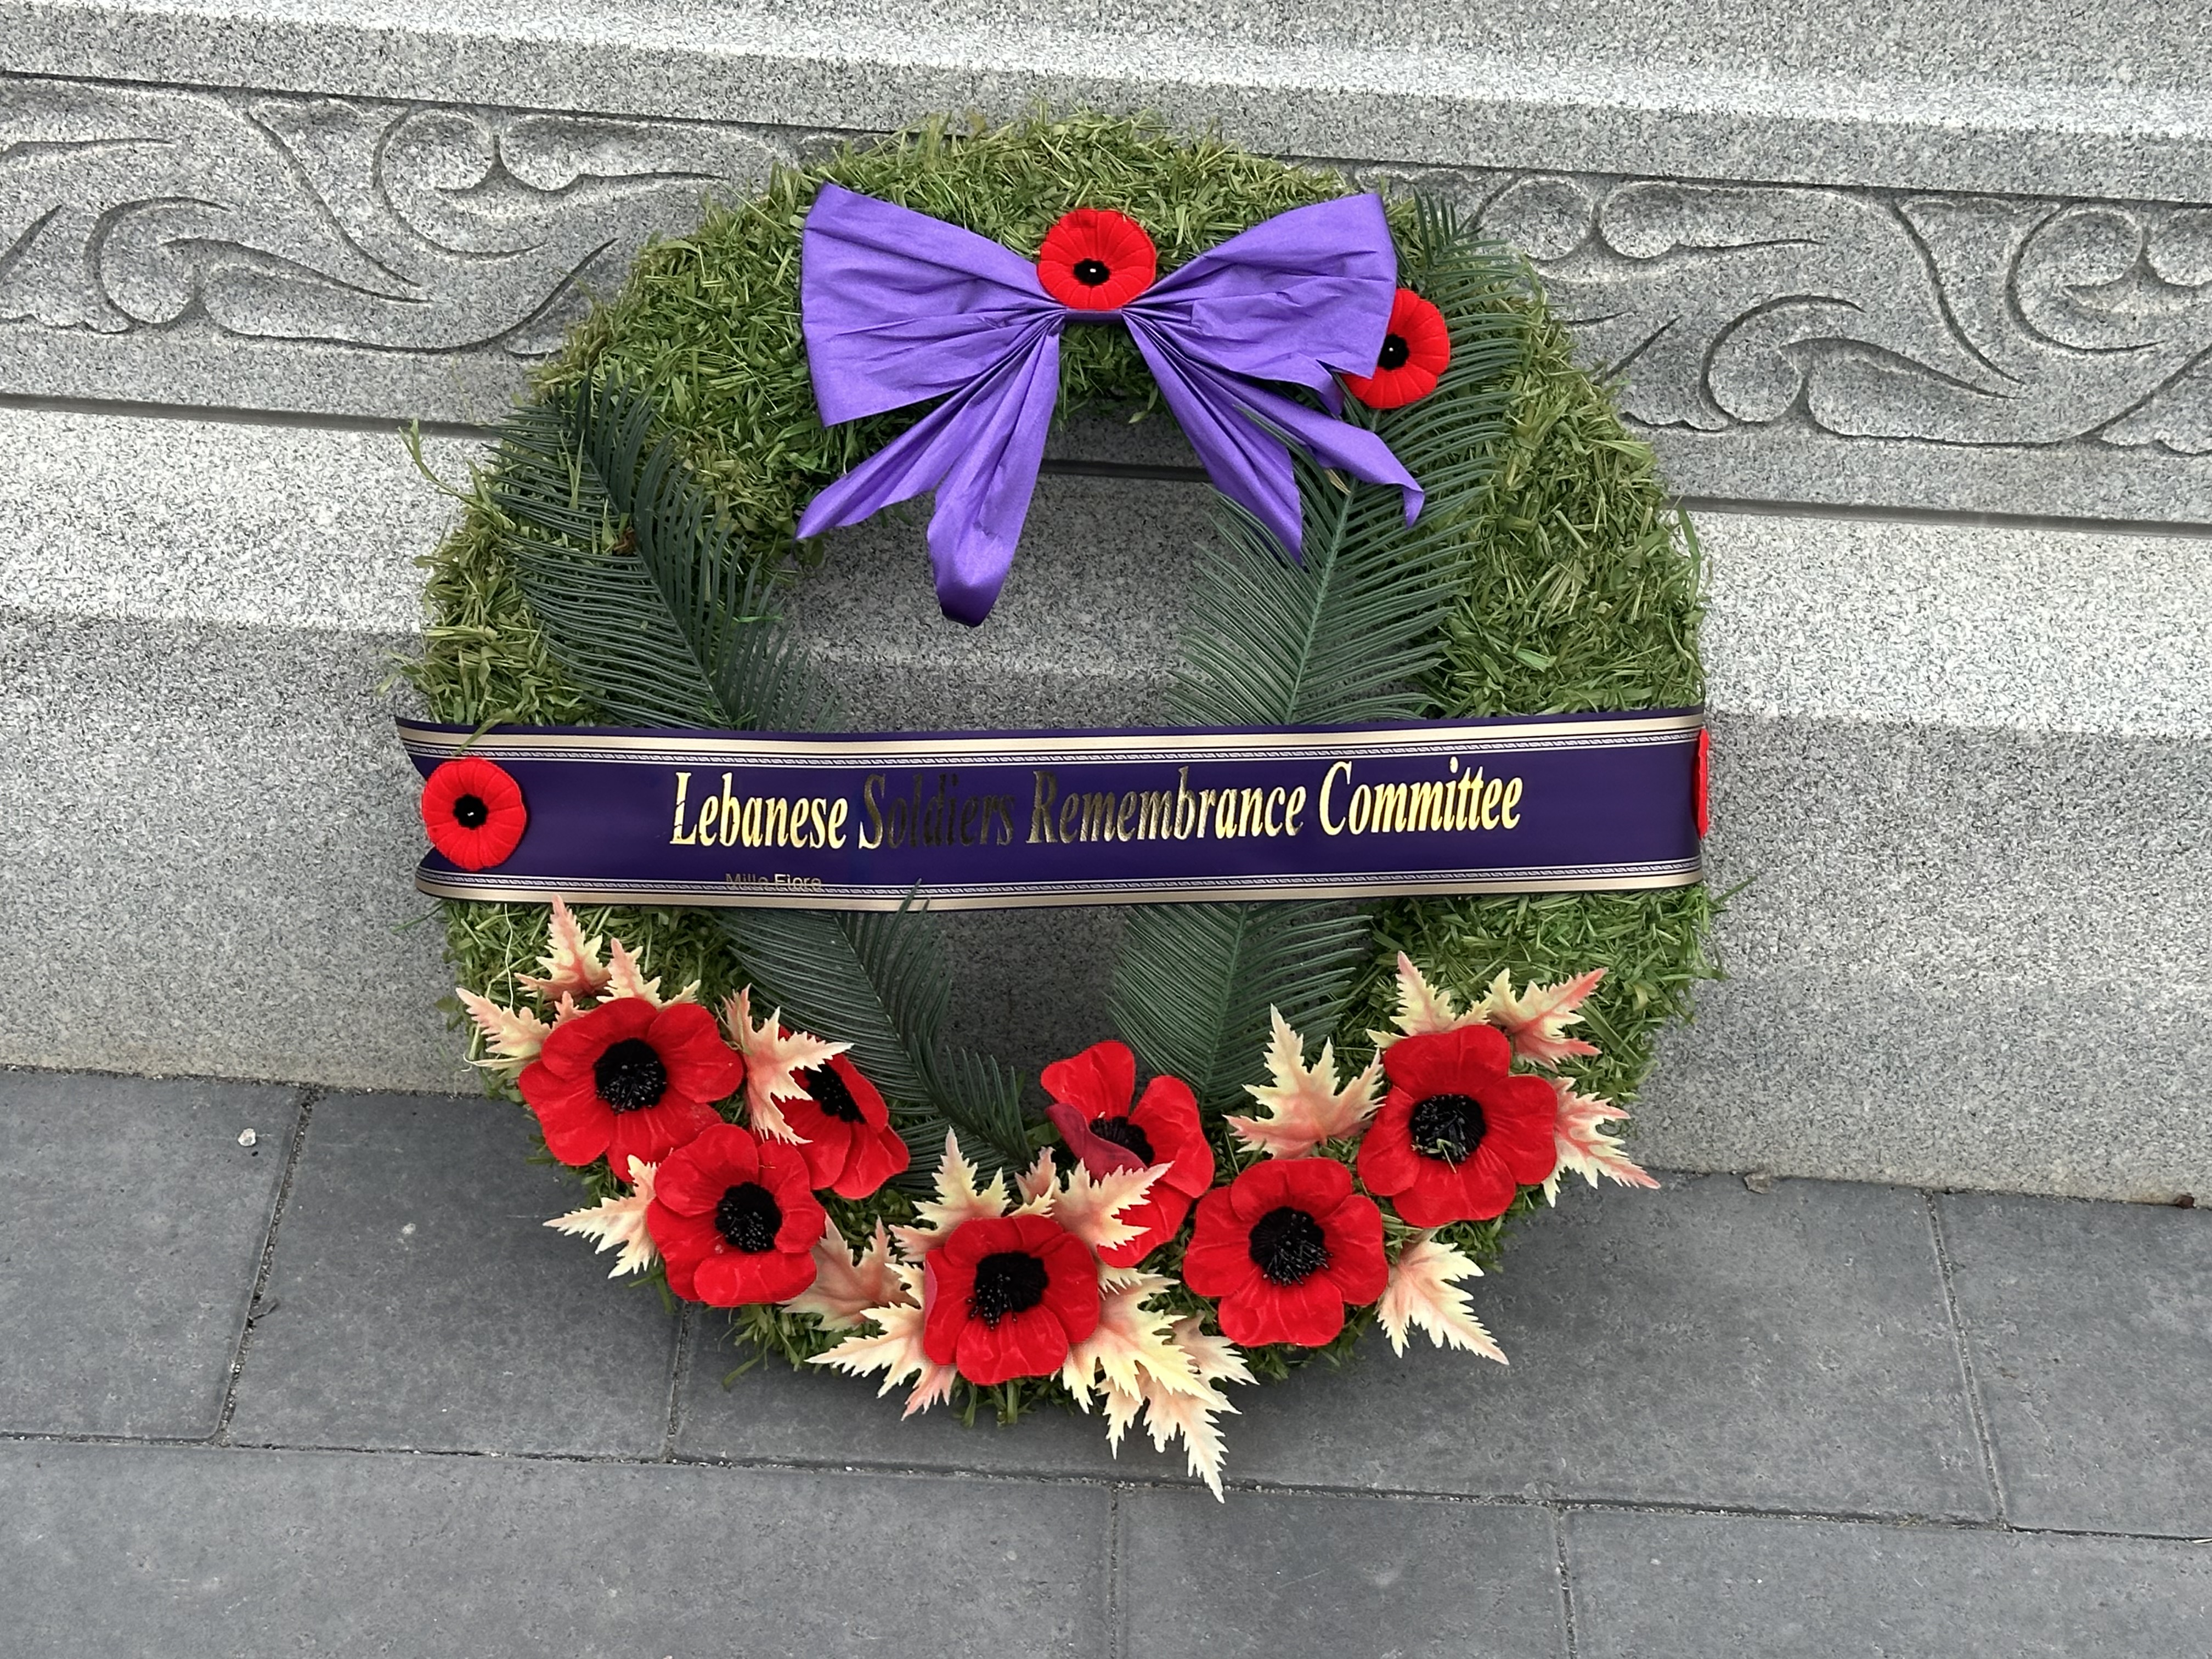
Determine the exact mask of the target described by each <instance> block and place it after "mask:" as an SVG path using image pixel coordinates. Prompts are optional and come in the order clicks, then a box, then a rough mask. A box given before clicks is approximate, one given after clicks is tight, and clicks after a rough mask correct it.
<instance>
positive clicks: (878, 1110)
mask: <svg viewBox="0 0 2212 1659" xmlns="http://www.w3.org/2000/svg"><path fill="white" fill-rule="evenodd" d="M829 1069H830V1070H831V1071H833V1072H835V1073H836V1074H837V1080H838V1081H839V1082H840V1083H842V1084H843V1085H845V1092H846V1093H847V1094H848V1095H850V1096H852V1097H853V1103H854V1105H855V1106H857V1107H859V1108H860V1121H861V1122H863V1123H865V1124H866V1125H867V1126H868V1127H870V1128H872V1129H880V1128H883V1127H885V1126H886V1125H888V1124H889V1123H890V1121H891V1109H890V1107H889V1106H887V1105H885V1104H884V1097H883V1091H881V1090H879V1089H878V1088H877V1087H876V1085H874V1084H872V1083H871V1082H869V1081H868V1078H867V1074H866V1073H865V1072H863V1071H861V1069H860V1067H859V1066H855V1065H854V1064H853V1062H852V1061H851V1060H848V1059H846V1058H845V1056H844V1055H842V1054H832V1055H830V1056H829Z"/></svg>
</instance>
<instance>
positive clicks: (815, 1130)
mask: <svg viewBox="0 0 2212 1659" xmlns="http://www.w3.org/2000/svg"><path fill="white" fill-rule="evenodd" d="M781 1106H782V1108H783V1119H784V1121H785V1122H786V1123H787V1124H789V1125H790V1126H791V1129H792V1133H794V1134H796V1135H797V1136H798V1137H799V1140H798V1142H797V1146H798V1150H799V1157H800V1158H802V1159H803V1160H804V1161H805V1164H806V1184H807V1185H808V1186H810V1187H829V1186H834V1185H835V1184H836V1182H837V1180H838V1179H839V1177H841V1176H842V1175H843V1174H844V1173H845V1165H846V1163H847V1161H848V1159H849V1158H851V1156H852V1151H853V1140H854V1131H856V1130H859V1129H860V1128H862V1127H864V1126H862V1125H860V1124H857V1123H848V1122H846V1121H844V1120H843V1119H842V1118H835V1117H832V1116H830V1115H829V1113H827V1112H825V1111H823V1109H821V1108H820V1107H819V1106H817V1105H816V1104H815V1103H813V1102H812V1101H811V1100H787V1101H783V1102H781Z"/></svg>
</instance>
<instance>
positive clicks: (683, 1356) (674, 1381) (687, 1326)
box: [660, 1302, 699, 1463]
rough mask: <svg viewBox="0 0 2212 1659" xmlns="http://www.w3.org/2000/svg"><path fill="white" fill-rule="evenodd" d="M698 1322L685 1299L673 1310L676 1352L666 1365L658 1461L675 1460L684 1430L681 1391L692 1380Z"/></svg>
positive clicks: (669, 1461) (694, 1311)
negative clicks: (664, 1415)
mask: <svg viewBox="0 0 2212 1659" xmlns="http://www.w3.org/2000/svg"><path fill="white" fill-rule="evenodd" d="M698 1325H699V1321H698V1316H697V1314H696V1310H694V1309H693V1307H692V1305H691V1304H690V1303H688V1302H686V1303H684V1304H680V1305H679V1306H678V1309H677V1310H676V1352H675V1356H674V1358H673V1359H672V1360H671V1363H670V1364H669V1367H668V1429H667V1431H666V1432H665V1434H663V1435H662V1436H661V1437H660V1462H664V1463H673V1462H675V1461H676V1440H677V1437H678V1435H680V1434H681V1433H682V1432H683V1431H684V1389H686V1388H687V1387H689V1386H690V1382H691V1348H692V1340H693V1334H694V1333H695V1332H696V1330H697V1328H698Z"/></svg>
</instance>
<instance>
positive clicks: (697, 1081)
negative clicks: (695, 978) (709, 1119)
mask: <svg viewBox="0 0 2212 1659" xmlns="http://www.w3.org/2000/svg"><path fill="white" fill-rule="evenodd" d="M633 1000H638V1001H641V1000H643V999H641V998H617V1001H633ZM645 1039H646V1041H647V1042H650V1043H651V1044H652V1045H653V1052H654V1053H655V1054H659V1056H660V1063H661V1064H662V1065H663V1066H665V1067H667V1070H668V1081H669V1085H670V1086H671V1088H676V1089H681V1090H682V1091H684V1093H685V1094H687V1095H692V1096H696V1097H697V1098H699V1099H701V1100H726V1099H728V1098H729V1097H731V1096H732V1095H733V1094H735V1093H736V1092H737V1091H738V1085H741V1084H742V1083H744V1080H745V1063H744V1060H743V1059H742V1058H741V1057H740V1056H739V1055H738V1053H737V1052H736V1051H735V1050H734V1049H732V1048H731V1047H730V1045H729V1044H728V1043H726V1042H723V1041H722V1034H721V1032H720V1030H719V1029H718V1028H717V1027H716V1026H715V1024H714V1015H712V1014H710V1013H708V1012H707V1011H706V1010H705V1009H704V1008H702V1007H701V1006H699V1005H698V1004H697V1003H696V1002H671V1003H670V1004H669V1005H668V1006H666V1007H665V1008H663V1009H660V1010H659V1012H656V1013H654V1014H653V1017H652V1018H651V1019H650V1021H649V1022H648V1023H647V1029H646V1031H645Z"/></svg>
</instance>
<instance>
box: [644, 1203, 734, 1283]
mask: <svg viewBox="0 0 2212 1659" xmlns="http://www.w3.org/2000/svg"><path fill="white" fill-rule="evenodd" d="M645 1231H646V1232H647V1234H648V1235H649V1236H650V1237H652V1239H653V1247H654V1248H655V1249H658V1250H659V1252H660V1256H661V1260H662V1261H664V1262H665V1264H666V1266H667V1269H668V1288H669V1289H670V1290H671V1291H675V1292H676V1294H677V1295H678V1296H680V1297H684V1299H685V1300H686V1301H693V1302H696V1301H697V1300H698V1294H697V1291H696V1290H695V1288H694V1286H693V1282H692V1275H693V1271H694V1269H696V1267H698V1265H699V1264H700V1263H701V1262H702V1261H705V1260H706V1259H707V1258H708V1256H709V1255H713V1254H714V1247H715V1246H716V1245H718V1244H720V1243H722V1236H721V1234H720V1233H719V1232H717V1231H715V1230H714V1222H713V1221H712V1220H711V1219H709V1218H706V1217H703V1216H688V1215H680V1214H678V1212H676V1211H674V1210H671V1209H670V1208H669V1207H668V1206H666V1205H665V1204H663V1203H661V1202H659V1199H658V1197H657V1196H656V1198H655V1200H654V1201H653V1203H651V1204H648V1205H647V1206H646V1207H645Z"/></svg>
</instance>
